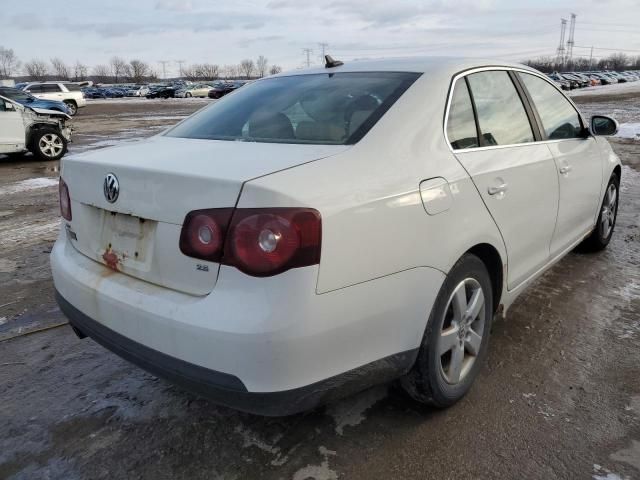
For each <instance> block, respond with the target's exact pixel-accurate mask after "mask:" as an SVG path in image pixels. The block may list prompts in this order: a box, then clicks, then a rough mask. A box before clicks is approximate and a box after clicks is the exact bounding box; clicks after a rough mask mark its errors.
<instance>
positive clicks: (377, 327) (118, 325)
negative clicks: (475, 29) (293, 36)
mask: <svg viewBox="0 0 640 480" xmlns="http://www.w3.org/2000/svg"><path fill="white" fill-rule="evenodd" d="M329 60H330V61H328V62H327V63H328V65H327V68H317V69H310V70H306V71H293V72H290V73H285V74H280V75H275V76H271V77H268V78H265V79H261V80H258V81H256V82H254V83H253V84H251V85H249V86H246V87H243V88H242V89H240V90H239V91H238V92H236V93H234V94H233V95H230V96H227V97H226V98H223V99H222V100H220V101H219V102H215V103H212V104H211V105H209V107H207V108H204V109H202V110H200V111H198V112H197V113H195V114H193V115H192V116H190V117H188V118H187V119H185V120H183V121H182V122H180V123H179V124H177V125H176V126H174V127H173V128H171V129H169V130H168V131H166V132H164V133H162V134H160V135H157V136H155V137H152V138H150V139H147V140H143V141H141V142H137V143H135V144H130V145H126V146H119V147H116V148H115V149H109V148H105V149H99V150H93V151H90V152H86V153H83V154H81V155H78V156H74V157H70V158H68V159H65V160H64V161H63V164H62V174H61V180H60V199H61V203H60V206H61V214H62V217H63V220H62V224H63V228H61V229H60V235H59V237H58V240H57V242H56V244H55V246H54V248H53V251H52V252H51V266H52V270H53V281H54V285H55V289H56V292H57V293H56V296H57V300H58V303H59V305H60V307H61V309H62V311H63V312H64V313H65V314H66V316H67V317H68V318H69V321H70V323H71V325H72V326H73V328H74V329H75V331H76V333H77V334H78V335H79V336H80V337H83V336H90V337H92V338H94V339H96V340H97V341H98V342H99V343H101V344H102V345H104V346H105V347H107V348H109V349H111V350H113V351H114V352H116V353H117V354H119V355H121V356H123V357H124V358H127V359H129V360H130V361H132V362H134V363H137V364H139V365H140V366H142V367H143V368H146V369H148V370H149V371H151V372H153V373H154V374H155V375H160V376H165V377H166V378H169V379H170V380H172V381H174V382H178V383H182V384H184V385H186V386H187V387H188V388H191V389H193V390H195V391H197V392H200V393H203V394H206V395H209V396H210V398H212V399H213V400H214V401H216V402H218V403H221V404H224V405H229V406H232V407H235V408H239V409H241V410H246V411H250V412H254V413H260V414H266V415H284V414H290V413H295V412H299V411H302V410H306V409H309V408H313V407H315V406H316V405H318V404H320V403H323V402H327V401H328V400H330V399H334V398H337V397H339V396H341V395H345V394H348V393H350V392H354V391H357V390H361V389H363V388H365V387H366V386H369V385H372V384H375V383H381V382H387V381H390V380H392V379H396V378H400V380H401V382H400V383H401V385H402V386H404V388H405V389H406V390H407V391H408V392H409V394H410V395H411V396H413V398H415V399H416V400H418V401H420V402H424V403H428V404H432V405H435V406H437V407H446V406H449V405H452V404H453V403H455V402H456V401H458V400H459V399H461V398H462V397H463V396H464V395H465V394H466V393H467V392H468V390H469V389H470V388H471V385H472V384H473V382H474V380H475V379H476V377H477V376H478V373H479V371H480V369H481V366H482V364H483V363H484V359H485V356H486V353H487V348H488V339H489V334H490V331H491V323H492V319H493V316H494V314H495V313H496V312H504V311H506V310H507V309H508V308H509V306H510V305H511V304H512V303H513V301H514V300H515V299H516V297H517V296H518V295H519V294H520V293H521V292H523V291H524V290H525V288H526V286H528V285H530V284H531V283H532V282H533V281H534V280H536V279H537V278H538V277H539V276H540V275H542V273H543V272H544V271H546V270H547V269H549V268H550V267H551V266H552V265H554V264H555V263H556V262H557V261H558V260H560V259H561V258H562V257H563V256H564V255H565V254H567V253H568V252H570V251H571V250H572V249H573V248H574V247H576V246H577V245H579V244H583V245H585V248H586V247H588V248H591V249H594V250H600V249H604V248H605V247H606V246H607V244H608V243H609V241H610V239H611V236H612V233H613V229H614V226H615V220H616V212H617V206H618V188H619V183H620V174H621V165H620V161H619V160H618V158H617V157H616V155H615V153H614V152H613V150H612V149H611V147H610V146H609V144H608V142H607V141H606V140H605V139H603V138H600V137H599V135H608V134H613V133H615V131H616V129H617V124H616V122H615V121H614V120H612V119H610V118H607V117H602V116H596V117H593V118H592V120H591V124H590V125H589V124H587V123H586V122H585V121H584V120H583V118H582V117H581V115H580V114H579V112H578V110H577V109H576V107H575V105H574V104H573V103H572V102H571V101H570V100H569V99H568V98H566V97H565V96H564V94H563V93H562V92H561V90H560V89H558V88H557V87H556V86H554V85H553V83H552V82H550V81H549V80H548V79H547V78H546V77H545V76H544V75H542V74H540V73H539V72H537V71H536V70H533V69H530V68H528V67H525V66H521V65H516V64H506V63H501V62H499V61H495V62H493V61H492V62H490V63H488V64H484V63H479V62H478V61H473V60H456V59H450V58H449V59H445V58H438V57H435V58H426V59H416V58H407V59H395V60H388V61H386V60H385V61H382V60H378V61H362V62H354V63H353V64H352V65H349V64H344V65H341V66H337V62H335V61H333V60H331V59H329ZM533 107H535V108H533ZM576 139H580V141H576ZM425 152H428V155H427V154H425ZM425 155H427V156H428V161H425V158H426V157H425ZM581 261H584V262H588V261H589V257H588V256H583V257H582V260H581Z"/></svg>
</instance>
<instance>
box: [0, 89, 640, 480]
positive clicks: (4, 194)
mask: <svg viewBox="0 0 640 480" xmlns="http://www.w3.org/2000/svg"><path fill="white" fill-rule="evenodd" d="M639 83H640V82H639ZM629 95H630V93H629V92H628V91H626V90H625V91H624V92H621V93H620V97H619V98H615V97H616V95H614V94H608V95H589V96H576V97H575V98H574V100H575V101H576V102H578V103H579V106H580V108H582V109H583V110H584V111H585V113H588V114H591V113H595V112H600V113H612V112H613V113H615V115H616V116H618V117H620V118H621V119H623V121H624V122H640V103H639V102H640V93H639V94H631V95H633V96H632V97H629ZM207 103H208V101H207V100H195V99H190V100H175V101H162V100H158V101H141V100H138V101H136V100H133V101H116V102H91V103H90V104H89V106H88V107H86V108H85V109H83V110H81V111H80V113H79V115H78V116H77V117H76V118H75V119H74V122H73V123H74V126H75V129H76V135H75V141H74V144H73V145H72V147H71V151H72V152H73V151H82V150H85V149H89V148H100V147H103V146H107V145H112V144H114V143H118V142H127V141H133V140H135V139H137V138H139V137H141V136H147V135H151V134H153V133H155V132H158V131H160V130H161V129H162V128H164V127H165V126H166V125H170V124H172V123H175V122H176V121H177V120H179V118H181V117H182V116H184V115H188V114H189V113H191V112H193V111H195V110H196V109H198V108H200V107H202V106H204V105H206V104H207ZM611 143H612V145H613V147H614V149H615V150H616V151H617V152H618V154H619V155H620V156H621V158H622V160H623V162H624V164H625V167H624V171H623V182H622V195H621V204H620V211H619V217H618V225H617V227H616V232H615V234H614V237H613V240H612V242H611V244H610V247H609V248H608V249H607V250H606V251H604V252H601V253H598V254H595V255H586V254H580V253H571V254H570V255H568V256H567V257H566V258H565V259H564V260H562V261H561V262H560V263H559V264H558V265H557V266H555V267H554V268H553V269H552V270H551V271H549V272H548V273H547V274H546V275H545V276H544V277H543V278H541V279H540V280H539V281H538V282H537V283H536V284H535V285H534V286H533V287H532V288H530V289H529V290H528V291H527V292H526V293H525V294H524V295H522V296H521V297H520V299H519V300H518V301H517V302H516V304H515V305H514V306H513V308H512V309H511V310H510V312H509V315H508V318H507V319H506V320H499V321H497V322H495V324H494V328H493V332H492V340H491V342H492V344H491V348H490V353H489V356H488V360H487V365H486V366H485V369H484V370H483V373H482V374H481V377H480V378H479V380H478V382H477V383H476V385H475V387H474V388H473V390H472V391H471V392H470V394H469V395H468V396H467V397H466V398H465V399H464V400H463V401H461V402H460V403H459V404H457V405H455V406H454V407H452V408H450V409H448V410H446V411H438V410H433V409H429V408H424V407H421V406H419V405H416V404H415V403H413V402H412V401H411V400H409V399H408V398H407V397H406V396H405V395H403V394H402V393H400V392H399V391H398V390H397V389H396V388H395V387H394V386H393V385H385V386H381V387H376V388H373V389H371V390H368V391H366V392H363V393H361V394H358V395H355V396H353V397H350V398H347V399H345V400H342V401H340V402H338V403H335V404H332V405H329V406H327V407H323V408H320V409H318V410H316V411H312V412H307V413H304V414H300V415H296V416H292V417H287V418H279V419H273V418H262V417H256V416H252V415H248V414H243V413H238V412H235V411H233V410H230V409H226V408H221V407H217V406H214V405H211V404H210V403H208V402H207V401H206V400H203V399H201V398H198V397H195V396H193V395H191V394H189V393H186V392H184V391H182V390H180V389H179V388H177V387H174V386H172V385H170V384H168V383H166V382H164V381H162V380H159V379H157V378H155V377H153V376H151V375H149V374H147V373H145V372H143V371H142V370H140V369H138V368H137V367H134V366H132V365H130V364H128V363H127V362H125V361H123V360H121V359H120V358H118V357H117V356H115V355H113V354H111V353H110V352H108V351H106V350H105V349H103V348H102V347H100V346H98V345H97V344H96V343H94V342H93V341H92V340H89V339H86V340H79V339H77V338H76V336H75V335H74V334H73V333H72V331H71V329H70V328H69V327H67V326H62V327H56V325H58V324H60V323H62V322H64V321H65V319H64V317H63V316H62V315H61V313H60V312H59V310H58V309H57V307H56V306H55V302H54V300H53V291H52V285H51V276H50V272H49V266H48V253H49V251H50V249H51V246H52V244H53V240H54V238H55V235H56V231H57V228H58V220H57V213H58V207H57V188H56V185H57V182H56V178H57V175H58V165H57V162H50V163H45V162H38V161H35V160H33V159H31V158H30V157H26V158H25V159H24V160H21V161H9V160H8V159H3V158H2V157H1V156H0V172H1V175H0V245H2V247H3V248H2V250H1V251H0V285H1V286H2V288H1V289H0V478H3V479H5V478H7V479H9V478H11V479H34V478H38V479H39V478H55V479H65V480H73V479H85V478H90V479H103V478H104V479H112V478H132V479H136V478H138V479H154V480H155V479H199V478H207V479H245V478H263V479H289V478H293V479H295V480H304V479H316V480H330V479H337V478H346V479H374V478H375V479H378V478H379V479H389V478H427V477H433V478H443V479H444V478H458V479H463V478H464V479H466V478H469V479H471V478H508V479H521V478H536V479H538V478H545V479H546V478H563V479H565V478H566V479H568V478H581V479H589V478H593V479H597V480H600V479H602V480H604V479H606V480H616V479H636V478H640V382H639V381H638V379H639V378H640V348H639V347H640V226H639V224H640V214H639V212H640V162H639V160H638V159H639V158H640V155H639V154H640V141H639V140H634V139H612V140H611ZM47 327H53V328H49V329H47V330H41V331H38V330H39V329H42V328H47ZM29 332H31V333H29ZM24 333H28V334H26V335H21V334H24ZM15 335H20V336H18V337H16V338H13V339H11V338H10V337H13V336H15Z"/></svg>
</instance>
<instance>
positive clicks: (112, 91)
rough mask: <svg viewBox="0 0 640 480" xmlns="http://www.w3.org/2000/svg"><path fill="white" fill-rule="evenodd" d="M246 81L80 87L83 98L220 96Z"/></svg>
mask: <svg viewBox="0 0 640 480" xmlns="http://www.w3.org/2000/svg"><path fill="white" fill-rule="evenodd" d="M246 83H247V82H246V81H240V80H237V81H217V82H212V83H186V82H182V81H179V82H175V83H171V84H151V85H117V86H112V85H111V86H107V85H104V86H100V87H96V86H92V87H85V88H83V89H82V93H83V94H84V96H85V98H123V97H146V98H190V97H202V98H204V97H209V98H220V97H223V96H224V95H226V94H227V93H229V92H232V91H233V90H235V89H237V88H240V87H241V86H243V85H244V84H246Z"/></svg>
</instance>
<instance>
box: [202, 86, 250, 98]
mask: <svg viewBox="0 0 640 480" xmlns="http://www.w3.org/2000/svg"><path fill="white" fill-rule="evenodd" d="M243 85H244V83H222V82H218V83H215V84H214V85H213V87H212V88H211V90H209V94H208V97H209V98H222V97H224V96H225V95H227V94H229V93H231V92H233V91H234V90H236V89H238V88H240V87H242V86H243Z"/></svg>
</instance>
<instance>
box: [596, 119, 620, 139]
mask: <svg viewBox="0 0 640 480" xmlns="http://www.w3.org/2000/svg"><path fill="white" fill-rule="evenodd" d="M591 133H593V134H594V135H615V134H616V133H618V122H616V121H615V120H614V119H613V118H609V117H605V116H604V115H594V116H593V117H591Z"/></svg>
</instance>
